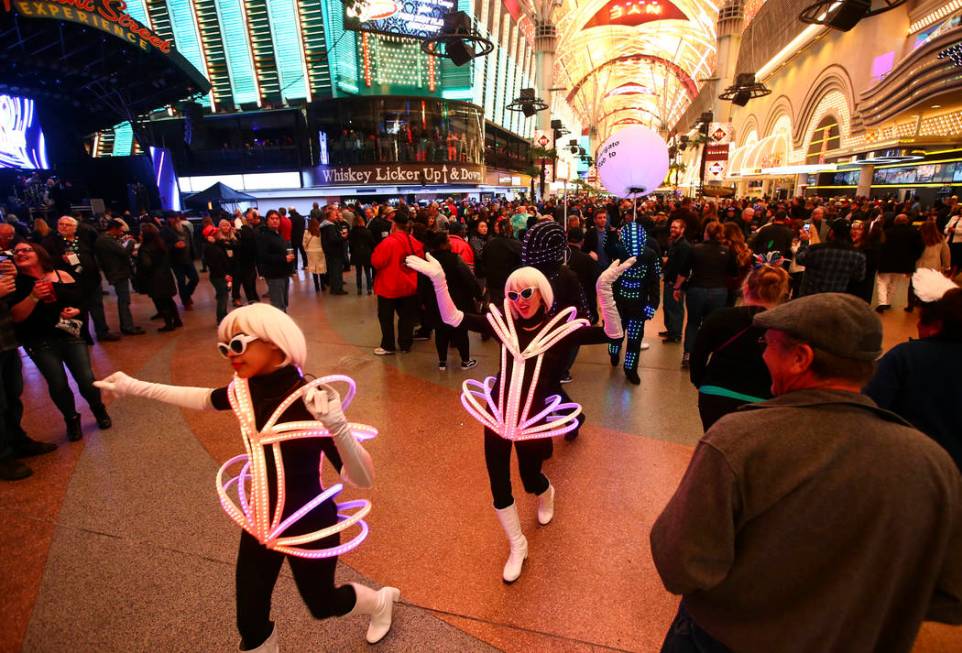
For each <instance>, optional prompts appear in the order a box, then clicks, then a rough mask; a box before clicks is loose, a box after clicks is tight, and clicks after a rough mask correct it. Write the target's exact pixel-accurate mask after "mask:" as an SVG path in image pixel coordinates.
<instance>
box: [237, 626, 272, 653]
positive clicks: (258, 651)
mask: <svg viewBox="0 0 962 653" xmlns="http://www.w3.org/2000/svg"><path fill="white" fill-rule="evenodd" d="M278 650H279V649H278V648H277V625H276V624H275V626H274V630H272V631H271V635H270V637H268V638H267V639H265V640H264V643H263V644H261V645H260V646H258V647H257V648H252V649H248V650H247V651H245V653H278Z"/></svg>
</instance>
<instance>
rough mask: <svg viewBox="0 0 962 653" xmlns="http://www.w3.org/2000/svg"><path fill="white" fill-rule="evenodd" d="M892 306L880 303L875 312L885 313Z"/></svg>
mask: <svg viewBox="0 0 962 653" xmlns="http://www.w3.org/2000/svg"><path fill="white" fill-rule="evenodd" d="M890 308H892V307H891V306H889V305H888V304H879V305H878V306H876V307H875V312H876V313H884V312H885V311H887V310H889V309H890Z"/></svg>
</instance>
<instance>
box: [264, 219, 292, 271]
mask: <svg viewBox="0 0 962 653" xmlns="http://www.w3.org/2000/svg"><path fill="white" fill-rule="evenodd" d="M257 269H258V271H259V272H260V275H261V276H262V277H264V278H265V279H283V278H284V277H286V276H288V275H289V274H290V272H291V264H290V263H288V262H287V241H285V240H284V238H283V237H282V236H281V235H280V234H279V233H278V232H276V231H274V230H273V229H268V228H267V227H266V226H262V227H261V228H260V230H259V231H258V232H257Z"/></svg>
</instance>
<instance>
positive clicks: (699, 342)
mask: <svg viewBox="0 0 962 653" xmlns="http://www.w3.org/2000/svg"><path fill="white" fill-rule="evenodd" d="M763 310H765V309H764V308H762V307H761V306H738V307H735V308H722V309H719V310H717V311H715V312H714V313H712V314H711V315H709V316H708V317H706V318H705V321H704V322H702V325H701V328H700V329H698V336H697V337H696V338H695V345H694V347H693V348H692V351H691V361H690V364H689V368H688V374H689V376H690V378H691V382H692V385H694V386H695V387H696V388H699V389H701V388H702V387H703V386H706V391H707V390H709V389H708V388H707V386H713V387H714V389H715V391H711V392H708V393H709V394H723V393H720V392H718V391H717V389H719V388H720V389H723V390H728V391H731V392H732V393H735V394H738V395H743V396H742V397H740V398H742V399H744V400H745V401H757V400H762V399H770V398H771V396H772V376H771V374H770V373H769V372H768V367H767V366H766V365H765V361H764V360H762V353H763V352H764V351H765V345H763V344H760V342H759V338H761V337H762V336H763V335H765V329H762V328H761V327H755V326H752V319H753V318H754V317H755V315H756V314H758V313H761V312H762V311H763ZM723 396H726V395H724V394H723ZM727 396H730V395H727Z"/></svg>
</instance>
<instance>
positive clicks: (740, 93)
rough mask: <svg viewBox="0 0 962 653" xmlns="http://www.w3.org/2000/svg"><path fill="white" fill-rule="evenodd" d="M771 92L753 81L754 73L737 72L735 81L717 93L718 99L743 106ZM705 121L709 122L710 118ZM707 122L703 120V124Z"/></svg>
mask: <svg viewBox="0 0 962 653" xmlns="http://www.w3.org/2000/svg"><path fill="white" fill-rule="evenodd" d="M771 92H772V91H771V89H769V88H768V87H766V86H765V85H764V84H761V83H759V82H756V81H755V73H738V75H737V76H736V77H735V83H734V84H732V85H731V86H729V87H728V88H726V89H725V90H724V92H722V93H721V94H719V96H718V99H719V100H728V101H729V102H731V103H733V104H735V105H737V106H740V107H743V106H745V105H746V104H748V101H749V100H754V99H755V98H760V97H764V96H766V95H769V94H771ZM707 122H710V120H709V121H707ZM707 122H706V121H703V124H707Z"/></svg>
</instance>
